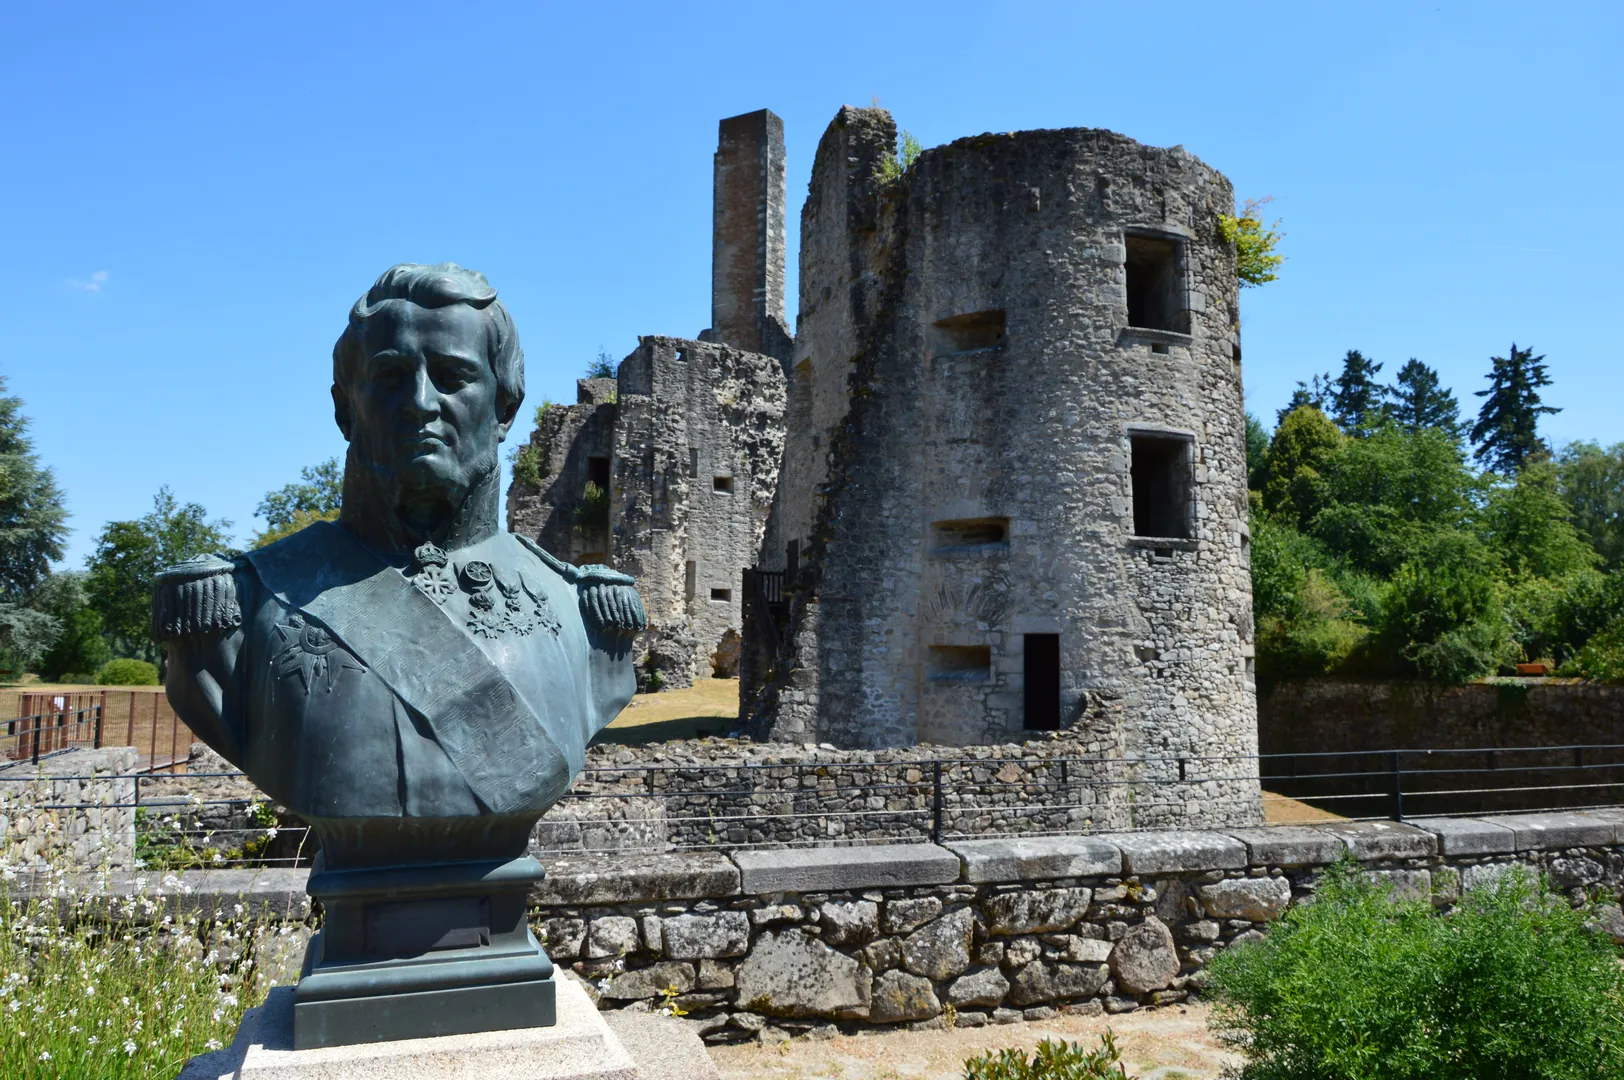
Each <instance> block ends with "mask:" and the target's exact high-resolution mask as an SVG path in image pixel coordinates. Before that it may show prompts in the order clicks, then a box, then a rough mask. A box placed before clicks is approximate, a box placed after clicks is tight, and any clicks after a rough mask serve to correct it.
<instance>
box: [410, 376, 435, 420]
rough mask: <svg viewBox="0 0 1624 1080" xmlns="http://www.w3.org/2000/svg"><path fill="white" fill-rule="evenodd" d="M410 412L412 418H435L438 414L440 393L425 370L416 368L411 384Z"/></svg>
mask: <svg viewBox="0 0 1624 1080" xmlns="http://www.w3.org/2000/svg"><path fill="white" fill-rule="evenodd" d="M411 411H412V414H413V415H414V416H418V417H426V416H437V415H438V414H439V412H440V391H439V390H437V389H435V387H434V380H432V379H430V378H429V373H428V369H427V368H421V367H420V368H418V369H417V377H416V378H415V379H414V380H413V383H412V400H411Z"/></svg>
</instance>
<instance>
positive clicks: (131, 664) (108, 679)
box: [96, 659, 158, 686]
mask: <svg viewBox="0 0 1624 1080" xmlns="http://www.w3.org/2000/svg"><path fill="white" fill-rule="evenodd" d="M96 681H97V682H98V683H101V684H102V685H103V686H157V685H158V669H157V668H156V667H155V666H153V665H152V664H149V663H147V662H146V661H145V660H129V659H122V660H109V661H107V663H105V664H103V665H102V666H101V670H100V671H98V672H96Z"/></svg>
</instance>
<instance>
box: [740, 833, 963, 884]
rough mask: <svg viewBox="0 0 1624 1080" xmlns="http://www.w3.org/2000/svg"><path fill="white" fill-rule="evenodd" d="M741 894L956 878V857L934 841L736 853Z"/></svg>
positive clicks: (957, 872)
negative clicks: (929, 842)
mask: <svg viewBox="0 0 1624 1080" xmlns="http://www.w3.org/2000/svg"><path fill="white" fill-rule="evenodd" d="M733 861H734V862H735V863H737V864H738V867H739V874H740V879H741V885H742V887H743V889H744V891H745V892H747V893H756V894H761V893H777V892H791V893H806V892H836V891H839V890H843V889H873V888H885V887H892V886H900V885H944V884H946V883H948V882H951V881H957V880H958V876H959V858H958V856H957V855H954V854H953V853H952V852H951V851H948V850H947V849H946V848H940V847H937V846H936V845H935V844H889V845H884V846H875V847H841V848H788V849H782V850H769V851H738V852H734V854H733Z"/></svg>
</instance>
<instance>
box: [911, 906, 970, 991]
mask: <svg viewBox="0 0 1624 1080" xmlns="http://www.w3.org/2000/svg"><path fill="white" fill-rule="evenodd" d="M974 931H975V915H974V914H973V913H972V912H971V911H970V909H969V908H960V909H959V910H957V911H950V912H948V913H947V914H946V915H943V916H942V917H941V918H939V919H937V920H936V921H935V922H931V923H927V924H926V925H924V926H922V927H920V928H919V929H918V930H915V931H914V932H913V933H911V934H909V935H908V936H907V938H905V939H904V940H903V942H902V966H903V967H905V968H907V969H908V970H909V971H911V972H913V973H914V974H915V975H924V976H926V977H927V978H931V979H951V978H952V977H953V976H955V975H958V974H959V973H960V972H962V971H964V969H965V968H967V967H969V966H970V939H971V936H972V934H973V933H974Z"/></svg>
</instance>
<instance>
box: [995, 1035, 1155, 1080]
mask: <svg viewBox="0 0 1624 1080" xmlns="http://www.w3.org/2000/svg"><path fill="white" fill-rule="evenodd" d="M1121 1058H1122V1055H1121V1054H1120V1053H1119V1052H1118V1051H1117V1045H1116V1039H1115V1038H1113V1037H1112V1035H1111V1033H1110V1032H1109V1031H1107V1032H1106V1033H1105V1034H1104V1035H1101V1036H1100V1048H1099V1049H1098V1050H1084V1049H1083V1048H1082V1047H1081V1046H1079V1045H1078V1044H1077V1043H1066V1042H1061V1041H1059V1040H1058V1039H1044V1040H1043V1041H1042V1042H1040V1043H1038V1048H1037V1051H1036V1052H1035V1053H1034V1055H1033V1056H1032V1057H1031V1058H1028V1057H1027V1056H1026V1052H1025V1051H1024V1050H988V1051H987V1052H986V1053H984V1054H981V1055H980V1056H978V1057H973V1058H970V1059H969V1060H968V1061H966V1062H965V1063H964V1080H1130V1077H1129V1076H1128V1071H1127V1070H1126V1069H1124V1068H1123V1067H1122V1060H1121Z"/></svg>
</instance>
